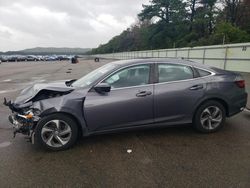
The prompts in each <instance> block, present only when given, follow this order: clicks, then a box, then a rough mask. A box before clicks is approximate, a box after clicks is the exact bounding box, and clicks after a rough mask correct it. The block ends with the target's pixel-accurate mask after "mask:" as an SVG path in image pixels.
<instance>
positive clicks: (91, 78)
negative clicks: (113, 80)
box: [72, 63, 116, 87]
mask: <svg viewBox="0 0 250 188" xmlns="http://www.w3.org/2000/svg"><path fill="white" fill-rule="evenodd" d="M115 67H116V65H115V64H112V63H109V64H107V65H104V66H102V67H100V68H98V69H96V70H94V71H92V72H90V73H89V74H87V75H85V76H83V77H82V78H80V79H78V80H76V81H75V82H74V83H73V84H72V87H86V86H89V85H91V84H92V83H94V82H95V81H97V80H98V79H99V78H100V77H102V76H103V75H104V74H106V73H107V72H109V71H111V70H112V69H114V68H115Z"/></svg>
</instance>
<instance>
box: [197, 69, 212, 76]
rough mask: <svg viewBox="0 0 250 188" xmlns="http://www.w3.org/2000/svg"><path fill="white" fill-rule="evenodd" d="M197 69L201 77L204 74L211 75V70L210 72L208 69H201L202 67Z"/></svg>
mask: <svg viewBox="0 0 250 188" xmlns="http://www.w3.org/2000/svg"><path fill="white" fill-rule="evenodd" d="M197 71H198V73H199V75H200V77H203V76H208V75H210V74H211V73H210V72H208V71H204V70H201V69H197Z"/></svg>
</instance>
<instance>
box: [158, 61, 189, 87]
mask: <svg viewBox="0 0 250 188" xmlns="http://www.w3.org/2000/svg"><path fill="white" fill-rule="evenodd" d="M158 73H159V83H161V82H171V81H178V80H186V79H192V78H193V77H194V76H193V71H192V69H191V68H190V67H189V66H185V65H174V64H159V65H158Z"/></svg>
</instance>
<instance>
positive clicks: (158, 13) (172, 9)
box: [138, 0, 186, 24]
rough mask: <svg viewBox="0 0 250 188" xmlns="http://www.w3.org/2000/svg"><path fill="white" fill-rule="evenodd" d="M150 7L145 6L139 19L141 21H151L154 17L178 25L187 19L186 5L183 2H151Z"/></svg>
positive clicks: (158, 0)
mask: <svg viewBox="0 0 250 188" xmlns="http://www.w3.org/2000/svg"><path fill="white" fill-rule="evenodd" d="M150 3H151V4H150V5H143V10H142V12H141V13H140V14H138V17H139V19H140V20H142V21H143V20H151V19H152V18H154V17H157V18H159V19H160V20H161V21H164V22H166V23H167V24H168V23H173V22H174V23H177V22H181V21H183V20H184V19H185V16H186V9H185V6H186V4H185V3H184V2H183V1H181V0H151V1H150Z"/></svg>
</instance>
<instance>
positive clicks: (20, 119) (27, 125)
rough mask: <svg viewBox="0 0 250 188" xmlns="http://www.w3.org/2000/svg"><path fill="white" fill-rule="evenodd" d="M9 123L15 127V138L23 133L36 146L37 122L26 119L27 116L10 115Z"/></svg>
mask: <svg viewBox="0 0 250 188" xmlns="http://www.w3.org/2000/svg"><path fill="white" fill-rule="evenodd" d="M9 121H10V123H11V124H12V126H13V129H14V131H13V134H14V135H13V137H14V138H15V136H16V134H17V133H21V134H24V135H26V138H27V139H29V140H30V141H31V143H32V144H34V134H35V132H34V128H35V125H36V121H34V120H33V119H28V118H25V116H23V115H20V114H17V113H13V114H11V115H9Z"/></svg>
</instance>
